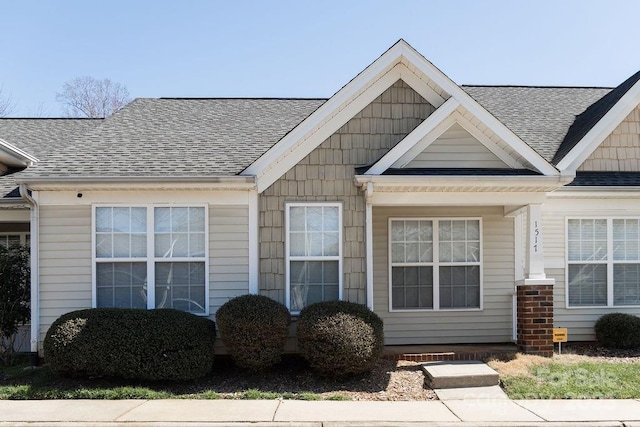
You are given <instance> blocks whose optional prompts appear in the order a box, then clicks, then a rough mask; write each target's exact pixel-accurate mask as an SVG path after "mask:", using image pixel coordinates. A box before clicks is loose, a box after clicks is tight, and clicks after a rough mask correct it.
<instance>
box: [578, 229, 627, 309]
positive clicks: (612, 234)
mask: <svg viewBox="0 0 640 427" xmlns="http://www.w3.org/2000/svg"><path fill="white" fill-rule="evenodd" d="M567 283H568V286H567V290H568V306H570V307H589V306H595V307H597V306H602V307H607V306H625V305H640V219H638V218H575V219H568V220H567Z"/></svg>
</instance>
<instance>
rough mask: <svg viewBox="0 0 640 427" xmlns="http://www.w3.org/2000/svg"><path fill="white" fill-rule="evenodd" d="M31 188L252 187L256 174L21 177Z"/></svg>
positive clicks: (243, 188)
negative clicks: (219, 175)
mask: <svg viewBox="0 0 640 427" xmlns="http://www.w3.org/2000/svg"><path fill="white" fill-rule="evenodd" d="M17 183H18V184H26V185H27V186H28V187H29V189H30V190H74V191H77V190H92V189H93V190H97V189H103V190H106V189H108V190H181V189H184V190H220V189H228V190H252V189H255V188H256V186H255V177H249V176H230V177H168V176H164V177H57V178H53V177H52V178H21V179H19V180H17Z"/></svg>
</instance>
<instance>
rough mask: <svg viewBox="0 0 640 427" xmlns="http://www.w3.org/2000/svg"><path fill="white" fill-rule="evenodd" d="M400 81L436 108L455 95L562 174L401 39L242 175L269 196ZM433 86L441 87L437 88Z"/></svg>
mask: <svg viewBox="0 0 640 427" xmlns="http://www.w3.org/2000/svg"><path fill="white" fill-rule="evenodd" d="M421 76H424V77H421ZM400 79H402V80H403V81H405V83H407V84H408V85H409V86H411V87H412V88H413V89H414V90H415V91H416V92H418V93H419V94H420V95H422V96H423V97H424V98H425V99H426V100H427V101H428V102H429V103H431V104H432V105H433V106H434V107H436V108H437V109H438V108H439V107H441V105H443V103H444V101H445V100H446V99H449V98H450V97H451V96H453V97H454V98H455V99H456V100H457V101H458V102H459V103H460V104H461V105H462V106H464V107H465V108H466V109H467V110H468V111H469V112H470V113H471V114H473V115H474V116H475V117H477V118H478V119H479V120H480V121H481V122H483V123H484V124H485V125H486V126H487V127H488V128H489V129H491V130H492V131H493V132H494V133H495V134H496V135H498V137H500V138H501V139H502V140H503V141H505V142H506V143H507V144H508V145H510V146H512V147H513V148H514V150H516V151H517V152H519V153H520V154H521V155H522V156H523V158H525V159H526V160H527V161H528V162H529V163H530V164H531V165H533V166H534V167H535V168H536V169H538V170H539V171H540V172H541V173H543V174H545V175H557V174H558V171H557V170H556V169H555V168H554V167H553V166H552V165H551V164H549V163H548V162H547V161H546V160H544V158H542V157H541V156H540V155H539V154H538V153H536V152H535V151H534V150H533V149H532V148H531V147H529V146H528V145H527V144H525V143H524V142H523V141H522V140H521V139H520V138H518V137H517V136H516V135H515V134H514V133H513V132H511V131H510V130H509V129H508V128H507V127H506V126H504V125H503V124H502V123H500V121H499V120H497V119H496V118H495V117H494V116H493V115H491V114H490V113H489V112H488V111H487V110H485V109H484V108H483V107H482V106H480V104H478V103H477V102H476V101H475V100H474V99H473V98H471V97H470V96H469V95H468V94H467V93H466V92H465V91H464V90H462V88H460V87H459V86H458V85H457V84H455V83H454V82H453V81H452V80H451V79H449V78H448V77H447V76H446V75H444V74H443V73H442V72H441V71H440V70H438V69H437V68H436V67H435V66H434V65H433V64H431V63H430V62H429V61H427V60H426V59H425V58H424V57H423V56H422V55H420V54H419V53H418V52H417V51H416V50H415V49H413V48H412V47H411V46H410V45H409V44H408V43H407V42H405V41H404V40H400V41H398V42H397V43H396V44H395V45H393V46H392V47H391V48H390V49H389V50H387V51H386V52H385V53H384V54H383V55H382V56H380V57H379V58H378V59H377V60H375V61H374V62H373V63H372V64H371V65H369V66H368V67H367V68H365V69H364V71H362V72H361V73H360V74H358V75H357V76H356V77H355V78H354V79H353V80H351V81H350V82H349V83H347V84H346V85H345V86H344V87H343V88H342V89H340V90H339V91H338V92H336V94H335V95H333V96H332V97H331V98H330V99H329V100H328V101H327V102H325V103H324V104H323V105H322V106H320V107H319V108H318V109H317V110H316V111H315V112H313V113H312V114H311V115H310V116H309V117H307V118H306V119H305V120H303V121H302V122H301V123H300V124H298V125H297V126H296V127H295V128H294V129H293V130H292V131H291V132H289V133H288V134H287V135H285V136H284V137H283V138H282V139H281V140H280V141H279V142H278V143H276V144H275V145H274V146H273V147H271V149H269V151H267V152H266V153H265V154H264V155H262V156H261V157H260V158H259V159H258V160H256V161H255V162H254V163H252V164H251V165H250V166H249V167H248V168H247V169H245V170H244V171H243V172H242V174H241V175H253V176H256V178H257V187H258V191H259V192H262V191H264V190H265V189H267V188H268V187H269V186H270V185H271V184H273V183H274V182H275V181H277V180H278V179H279V178H280V177H281V176H282V175H284V174H285V173H286V172H287V171H288V170H289V169H291V168H292V167H293V166H295V165H296V164H297V163H298V162H300V160H302V159H303V158H304V157H305V156H307V155H308V154H309V153H311V151H313V150H314V149H315V148H316V147H318V145H320V144H321V143H322V142H323V141H325V140H326V139H327V138H328V137H330V136H331V135H332V134H333V133H335V132H336V131H337V130H338V129H339V128H340V127H342V126H343V125H344V124H345V123H347V122H348V121H349V120H350V119H351V118H352V117H353V116H355V115H356V114H357V113H358V112H359V111H361V110H362V109H363V108H364V107H366V106H367V105H369V104H370V103H371V102H372V101H373V100H374V99H375V98H377V97H378V96H379V95H380V94H381V93H382V92H384V91H385V90H387V89H388V88H389V87H390V86H391V85H393V83H395V82H396V81H398V80H400ZM429 83H431V85H430V84H429ZM433 85H435V86H436V87H435V88H434V87H432V86H433ZM436 111H437V110H436ZM434 114H435V113H434Z"/></svg>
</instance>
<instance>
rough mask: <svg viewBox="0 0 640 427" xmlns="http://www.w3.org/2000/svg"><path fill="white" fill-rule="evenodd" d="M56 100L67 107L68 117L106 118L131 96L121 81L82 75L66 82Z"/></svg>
mask: <svg viewBox="0 0 640 427" xmlns="http://www.w3.org/2000/svg"><path fill="white" fill-rule="evenodd" d="M56 101H58V102H60V103H61V104H62V105H63V106H64V107H65V112H66V115H67V116H68V117H91V118H104V117H107V116H110V115H111V114H113V113H115V112H116V111H118V110H119V109H121V108H122V107H124V106H125V105H127V104H128V103H129V102H130V101H131V98H130V97H129V91H128V90H127V88H126V87H125V86H123V85H121V84H120V83H115V82H112V81H111V80H110V79H104V80H98V79H95V78H93V77H89V76H82V77H76V78H75V79H73V80H69V81H68V82H66V83H64V85H63V86H62V92H59V93H57V94H56Z"/></svg>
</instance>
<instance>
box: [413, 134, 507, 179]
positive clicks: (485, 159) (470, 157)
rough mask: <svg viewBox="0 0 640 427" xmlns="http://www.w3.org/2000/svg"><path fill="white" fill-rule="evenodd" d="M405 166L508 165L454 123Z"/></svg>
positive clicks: (468, 166) (499, 166) (493, 166)
mask: <svg viewBox="0 0 640 427" xmlns="http://www.w3.org/2000/svg"><path fill="white" fill-rule="evenodd" d="M405 167H407V168H507V167H508V166H507V165H506V164H505V163H504V162H503V161H502V160H500V159H499V158H498V157H497V156H496V155H495V154H493V153H492V152H491V151H490V150H489V149H488V148H487V147H486V146H485V145H484V144H482V143H481V142H480V141H478V140H477V139H475V138H474V137H473V136H472V135H471V134H470V133H469V132H467V131H466V130H465V129H464V128H463V127H462V126H460V125H459V124H454V125H453V126H451V127H450V128H449V129H448V130H447V131H446V132H445V133H443V134H442V135H441V136H440V137H438V139H436V140H435V141H433V142H432V143H431V144H430V145H429V146H428V147H427V148H426V149H425V150H424V151H423V152H422V153H420V154H418V155H417V156H416V157H415V158H414V159H413V160H411V161H410V162H409V163H408V164H407V165H406V166H405Z"/></svg>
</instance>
